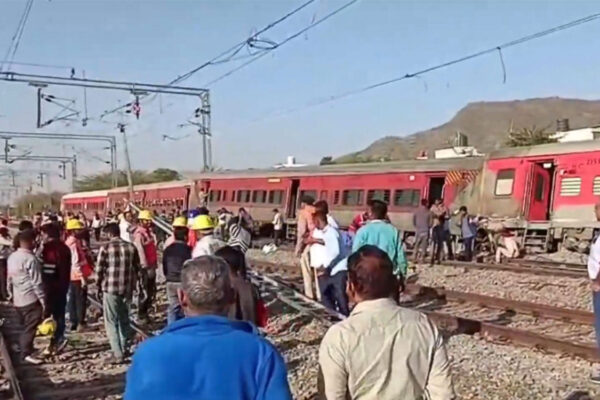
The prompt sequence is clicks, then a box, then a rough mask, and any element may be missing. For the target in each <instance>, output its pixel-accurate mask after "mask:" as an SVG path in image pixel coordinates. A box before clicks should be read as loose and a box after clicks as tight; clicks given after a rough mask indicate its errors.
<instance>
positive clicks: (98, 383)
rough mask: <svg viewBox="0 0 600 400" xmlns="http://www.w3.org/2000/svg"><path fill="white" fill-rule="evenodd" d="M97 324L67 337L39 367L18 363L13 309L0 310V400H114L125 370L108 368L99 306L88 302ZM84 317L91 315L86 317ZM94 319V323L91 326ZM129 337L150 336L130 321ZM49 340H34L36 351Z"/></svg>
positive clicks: (120, 390)
mask: <svg viewBox="0 0 600 400" xmlns="http://www.w3.org/2000/svg"><path fill="white" fill-rule="evenodd" d="M89 303H90V305H91V306H92V308H93V309H94V311H96V313H95V314H96V318H90V323H89V324H88V327H87V329H86V330H85V331H84V332H76V333H75V332H73V333H69V344H68V345H67V347H66V348H65V350H64V351H63V352H61V353H60V354H58V355H53V356H49V357H47V358H46V359H45V363H44V364H41V365H30V364H24V363H22V362H20V360H19V354H18V351H17V349H18V345H17V337H18V332H19V329H20V326H19V324H18V318H17V315H16V312H15V310H14V308H13V307H12V306H11V305H9V304H7V303H2V304H0V315H1V316H2V318H3V321H4V322H3V324H2V327H1V328H0V331H1V343H0V350H1V355H2V365H3V368H4V371H5V376H6V377H7V378H8V383H9V385H8V386H9V387H8V388H7V389H8V390H7V391H6V392H5V393H2V392H0V398H7V399H14V400H30V399H31V400H59V399H65V400H66V399H78V400H79V399H117V398H120V397H121V395H122V393H123V388H124V387H125V373H126V371H127V365H126V364H110V363H108V362H107V360H108V357H109V355H110V354H111V353H110V346H109V344H108V339H107V338H106V334H105V332H104V325H103V324H102V320H101V318H98V317H99V316H100V315H101V312H102V306H101V304H100V302H99V301H98V300H97V299H96V298H95V297H93V296H89ZM89 314H92V313H91V312H90V313H89ZM93 319H96V320H95V321H92V320H93ZM132 327H133V329H134V331H135V332H136V333H137V334H138V335H140V336H141V337H142V338H144V339H145V338H148V337H150V336H152V333H151V332H149V331H148V330H146V329H144V328H143V327H141V326H140V325H139V324H137V323H136V322H135V321H132ZM48 343H49V338H39V337H38V338H36V347H37V348H40V345H41V346H42V347H45V346H46V345H47V344H48Z"/></svg>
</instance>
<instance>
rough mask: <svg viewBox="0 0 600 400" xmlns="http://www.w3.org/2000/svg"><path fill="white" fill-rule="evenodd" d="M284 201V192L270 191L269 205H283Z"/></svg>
mask: <svg viewBox="0 0 600 400" xmlns="http://www.w3.org/2000/svg"><path fill="white" fill-rule="evenodd" d="M282 201H283V190H271V191H269V204H281V202H282Z"/></svg>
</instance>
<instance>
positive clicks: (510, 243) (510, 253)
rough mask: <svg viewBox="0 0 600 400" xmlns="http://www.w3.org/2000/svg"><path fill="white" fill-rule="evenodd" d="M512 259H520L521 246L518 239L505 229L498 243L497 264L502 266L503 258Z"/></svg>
mask: <svg viewBox="0 0 600 400" xmlns="http://www.w3.org/2000/svg"><path fill="white" fill-rule="evenodd" d="M503 257H504V258H505V259H512V258H517V257H519V245H518V243H517V239H516V238H515V237H514V236H513V235H512V234H511V233H510V232H509V231H508V230H507V229H505V230H504V231H503V232H502V233H501V235H500V240H499V241H498V248H497V249H496V263H497V264H500V262H501V261H502V258H503Z"/></svg>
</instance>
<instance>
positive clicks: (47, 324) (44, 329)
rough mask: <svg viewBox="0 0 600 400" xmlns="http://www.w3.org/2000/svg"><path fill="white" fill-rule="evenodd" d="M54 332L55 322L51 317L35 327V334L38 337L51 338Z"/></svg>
mask: <svg viewBox="0 0 600 400" xmlns="http://www.w3.org/2000/svg"><path fill="white" fill-rule="evenodd" d="M55 331H56V321H54V319H53V318H52V317H50V318H46V319H45V320H43V321H42V323H41V324H39V325H38V327H37V333H38V335H40V336H51V335H53V334H54V332H55Z"/></svg>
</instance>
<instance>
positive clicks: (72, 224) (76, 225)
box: [66, 218, 83, 231]
mask: <svg viewBox="0 0 600 400" xmlns="http://www.w3.org/2000/svg"><path fill="white" fill-rule="evenodd" d="M66 228H67V230H68V231H74V230H76V229H83V223H82V222H81V221H80V220H78V219H75V218H71V219H70V220H68V221H67V226H66Z"/></svg>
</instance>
